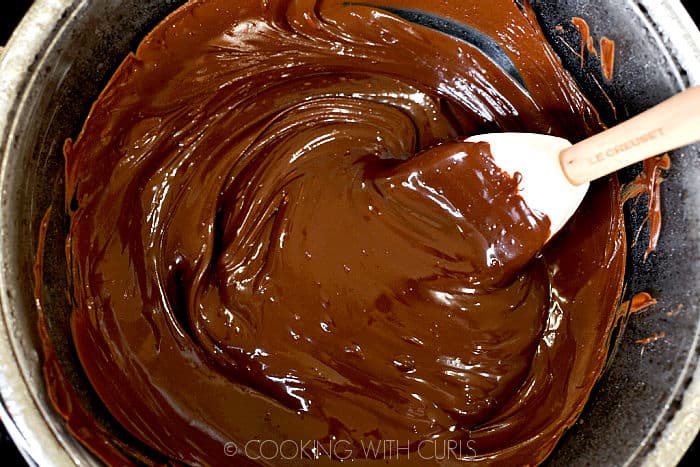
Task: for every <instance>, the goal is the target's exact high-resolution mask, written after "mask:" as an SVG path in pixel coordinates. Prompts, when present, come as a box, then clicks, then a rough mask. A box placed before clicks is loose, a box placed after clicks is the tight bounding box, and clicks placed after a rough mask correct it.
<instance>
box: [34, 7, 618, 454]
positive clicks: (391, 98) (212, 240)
mask: <svg viewBox="0 0 700 467" xmlns="http://www.w3.org/2000/svg"><path fill="white" fill-rule="evenodd" d="M232 3H233V2H228V1H223V0H210V1H195V2H191V3H188V4H187V5H186V6H185V7H183V8H181V9H180V10H178V11H177V12H176V13H174V14H173V15H171V16H170V17H169V18H168V19H167V20H166V21H165V22H164V23H163V24H161V25H160V26H158V27H157V28H156V30H155V31H154V32H153V33H151V34H150V35H149V36H148V37H147V38H146V40H145V41H144V42H143V43H142V45H141V46H140V47H139V49H138V52H137V53H136V54H135V55H133V56H130V57H128V58H127V60H126V61H125V62H124V63H123V64H122V66H121V67H120V69H119V70H118V72H117V73H116V75H115V76H114V78H113V79H112V81H111V82H110V83H109V85H108V86H107V88H106V89H105V91H104V92H103V94H102V95H101V96H100V98H99V100H98V101H97V103H96V104H95V106H94V108H93V110H92V112H91V114H90V116H89V118H88V120H87V122H86V124H85V127H84V129H83V131H82V133H81V134H80V136H79V137H78V138H77V139H76V141H75V142H74V143H69V144H67V145H66V151H65V152H66V165H67V168H66V175H67V192H66V203H67V208H68V209H69V211H70V213H71V225H70V234H69V236H68V239H67V249H68V252H69V257H68V259H69V265H70V268H71V271H72V275H73V286H74V290H73V294H74V298H75V300H76V303H77V306H76V308H75V309H74V310H73V314H72V330H73V338H74V343H75V347H76V350H77V352H78V355H79V357H80V360H81V363H82V365H83V367H84V370H85V373H86V375H87V376H88V378H89V380H90V382H91V384H92V385H93V387H94V389H95V390H96V392H97V393H98V395H99V396H100V398H101V399H102V401H103V402H104V404H105V406H106V407H107V409H108V410H109V411H110V413H111V414H112V415H113V416H114V418H115V419H116V420H118V421H119V423H120V424H121V425H123V426H124V428H126V429H127V430H128V431H129V432H131V433H132V434H133V435H134V436H136V437H137V438H138V439H139V440H141V441H142V442H144V443H145V444H146V445H148V446H149V447H150V448H153V449H154V450H156V451H158V452H160V453H162V454H163V455H165V456H167V457H169V458H171V459H172V460H173V461H177V462H185V463H189V464H213V465H219V464H223V463H226V462H231V459H232V456H235V460H236V462H237V464H236V465H248V464H251V465H255V464H266V463H267V464H270V465H276V464H278V463H279V462H280V458H279V456H278V457H277V458H274V457H272V458H269V452H268V453H265V452H263V451H264V446H263V445H262V444H261V443H260V442H257V443H252V444H251V442H252V441H254V440H258V441H261V440H270V441H274V442H277V443H281V442H282V441H284V440H288V441H289V440H296V441H298V442H301V443H308V442H316V443H320V444H319V445H322V446H326V447H328V446H329V443H335V446H336V447H337V446H339V444H338V443H341V442H342V443H343V444H342V445H340V446H342V450H341V451H338V450H337V449H335V450H334V449H331V450H330V452H329V451H322V450H319V449H315V450H314V449H310V450H301V451H300V452H297V455H298V456H299V457H298V458H296V461H297V462H301V460H302V458H303V459H308V458H314V457H316V458H318V462H320V463H321V465H323V464H325V463H327V462H328V463H332V462H334V460H340V459H343V458H345V459H349V458H352V459H354V460H355V461H356V462H358V463H361V464H362V463H374V462H376V461H377V460H380V461H381V460H382V459H384V460H387V459H391V460H392V462H393V463H396V464H397V465H415V462H416V458H417V457H416V456H418V458H423V459H424V458H425V456H427V455H428V454H429V453H427V452H426V450H421V449H422V448H423V447H424V445H423V444H421V443H424V442H426V441H430V442H431V443H433V447H434V446H435V443H437V442H439V441H450V444H445V445H443V446H448V447H449V448H450V453H449V455H447V454H446V453H445V452H434V453H433V454H435V455H434V457H433V460H440V459H439V458H438V454H443V455H445V456H446V457H444V458H443V459H442V461H443V462H444V463H450V462H456V461H457V460H458V459H459V458H469V459H471V460H482V461H484V462H502V463H505V464H512V463H514V462H517V463H530V464H534V463H537V462H540V461H542V460H543V459H544V458H545V457H546V456H547V455H548V454H549V453H550V452H551V450H552V449H553V448H554V446H555V444H556V442H557V440H558V439H559V438H560V437H561V435H562V434H563V432H564V430H565V429H566V428H567V427H569V426H570V425H571V424H573V423H574V421H575V420H576V418H577V417H578V415H579V413H580V411H581V410H582V408H583V405H584V404H585V402H586V400H587V398H588V396H589V394H590V391H591V388H592V386H593V384H594V383H595V381H596V380H597V378H598V376H599V375H600V372H601V370H602V368H603V365H604V363H605V359H606V355H607V350H608V346H607V343H608V342H609V339H610V338H611V330H612V327H613V324H614V322H615V321H616V319H617V318H618V313H617V304H618V301H619V295H620V291H621V283H622V277H623V272H624V264H625V254H624V251H625V239H624V238H625V237H624V230H623V223H622V214H621V209H620V193H619V187H618V184H617V182H616V181H615V180H614V179H610V180H609V181H604V182H599V183H596V184H594V186H593V187H592V189H591V192H590V194H589V196H588V197H587V199H586V201H585V202H584V204H583V206H582V208H581V210H580V212H579V214H578V215H577V216H575V217H574V219H573V220H572V222H571V223H570V224H569V226H567V227H566V228H565V229H564V230H563V231H562V232H561V234H560V235H559V236H558V237H557V238H556V239H555V240H554V241H553V242H552V243H551V244H550V245H549V246H548V247H547V248H546V249H545V251H544V252H542V254H540V255H538V256H537V257H536V258H535V259H534V260H532V261H529V258H531V257H532V251H533V250H534V249H536V248H538V246H539V245H541V244H542V242H543V239H544V238H546V237H547V234H548V220H547V219H546V218H544V217H542V216H539V215H538V214H537V213H533V212H531V211H530V210H529V209H528V208H527V206H525V204H524V203H523V201H522V199H521V198H520V197H519V196H518V193H517V180H513V179H510V178H509V177H507V176H506V175H504V174H503V173H501V172H500V171H499V170H498V169H497V168H496V167H494V165H493V162H492V160H491V158H490V154H489V148H488V146H487V145H484V144H467V143H464V142H462V141H463V139H464V138H465V137H468V136H470V135H473V134H478V133H485V132H492V131H531V132H540V133H551V134H555V135H559V136H564V137H567V138H569V139H571V140H578V139H580V138H582V137H584V136H586V135H589V134H592V133H594V132H596V131H599V130H600V129H602V127H603V126H602V124H601V122H600V121H599V119H598V116H597V113H596V111H595V110H594V109H593V107H592V106H591V105H590V104H589V103H588V101H587V100H586V98H585V97H584V96H583V95H582V93H581V92H580V91H579V90H578V88H577V87H576V85H575V83H574V81H573V80H572V79H571V78H570V76H569V75H568V74H567V73H566V72H565V71H564V70H563V69H562V66H561V64H560V62H559V61H558V59H557V57H556V56H555V54H554V52H553V51H552V50H551V48H550V47H549V46H548V45H547V43H546V41H545V40H544V38H543V35H542V33H541V31H540V30H539V28H538V26H537V23H536V20H535V16H534V14H533V12H532V11H531V10H529V8H528V7H527V5H526V6H525V8H524V10H521V9H520V8H519V7H518V6H517V5H516V2H512V1H510V0H499V1H488V2H486V1H483V2H468V4H466V3H465V2H426V1H419V0H412V1H411V0H407V1H397V0H393V1H383V2H382V4H383V5H385V6H387V7H396V8H398V7H401V8H404V9H406V8H408V9H411V8H413V9H422V10H426V11H430V12H432V13H433V14H435V15H438V16H441V17H443V18H448V19H450V20H452V21H457V22H462V23H465V24H467V25H469V26H470V27H472V28H474V29H477V30H479V31H481V32H482V33H484V34H486V35H488V36H490V37H492V38H497V40H498V42H499V44H500V46H501V47H502V48H503V50H505V51H507V53H508V55H509V57H510V59H511V60H512V61H513V63H514V64H515V65H516V66H517V68H518V72H519V75H520V76H521V77H522V79H523V82H524V83H525V87H526V88H527V90H525V89H523V87H522V86H521V85H519V84H518V83H517V82H515V81H514V80H513V79H512V78H511V77H510V76H509V75H507V74H506V73H504V72H503V71H501V70H500V69H499V68H498V67H496V66H495V65H494V64H493V63H492V62H491V61H490V60H489V59H488V58H487V57H485V56H484V55H482V54H481V53H480V52H479V51H478V50H476V49H475V48H473V47H472V46H470V45H468V44H467V43H465V42H462V41H460V40H458V39H455V38H451V37H449V36H447V35H445V34H442V33H440V32H438V31H435V30H431V29H428V28H425V27H422V26H418V25H415V24H411V23H410V22H408V21H406V20H405V19H402V18H399V17H397V16H395V15H393V14H391V13H389V12H387V10H386V9H383V10H380V9H378V8H376V7H372V6H369V5H364V4H352V3H348V2H344V1H335V0H321V1H313V0H296V1H276V0H270V1H266V2H263V1H253V0H245V1H244V0H241V1H238V2H235V5H233V4H232ZM57 379H58V378H53V377H52V376H51V375H50V374H47V380H48V384H49V386H51V387H53V388H55V389H56V388H57V390H58V391H59V392H60V391H61V390H62V389H61V388H60V383H59V382H58V381H57ZM62 412H63V413H64V415H65V416H66V417H67V418H68V419H69V420H70V418H71V417H72V415H71V414H70V413H66V411H65V410H63V411H62ZM78 436H79V437H81V438H83V439H84V440H86V441H88V442H87V444H89V445H90V446H91V448H92V449H94V450H96V451H98V452H99V451H100V447H99V443H94V442H93V443H90V442H89V440H87V439H86V438H85V436H82V435H80V434H78ZM378 441H384V442H386V441H391V442H392V443H397V444H396V445H394V444H386V443H385V444H383V445H382V446H383V448H382V449H380V450H379V451H376V450H375V451H372V452H368V450H367V446H368V445H369V443H371V442H378ZM229 442H233V443H235V445H236V446H238V447H239V448H244V449H241V450H239V452H238V453H236V452H231V449H230V445H227V444H226V443H229ZM452 442H455V443H452ZM269 446H270V445H268V447H269ZM278 446H279V444H278ZM297 446H298V445H297ZM387 446H389V450H388V451H387V449H386V448H387ZM392 446H393V448H392ZM396 446H398V448H397V447H396ZM288 447H289V445H288ZM392 449H393V450H392ZM432 449H433V448H431V452H432ZM298 451H299V450H298ZM443 451H444V450H443ZM102 454H103V455H105V454H104V453H102ZM266 454H268V455H266ZM288 454H289V453H288ZM111 458H114V457H111Z"/></svg>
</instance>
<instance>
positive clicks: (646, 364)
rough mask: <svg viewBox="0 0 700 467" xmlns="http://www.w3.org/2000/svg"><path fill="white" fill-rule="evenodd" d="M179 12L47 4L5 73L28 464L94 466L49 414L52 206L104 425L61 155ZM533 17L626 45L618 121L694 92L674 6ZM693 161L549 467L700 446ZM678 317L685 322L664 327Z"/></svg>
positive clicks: (9, 312)
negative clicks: (633, 298) (43, 344)
mask: <svg viewBox="0 0 700 467" xmlns="http://www.w3.org/2000/svg"><path fill="white" fill-rule="evenodd" d="M181 3H182V1H181V0H121V1H116V0H37V1H36V2H35V4H34V6H33V7H32V9H31V11H30V13H29V14H28V15H27V17H26V18H25V20H24V21H23V23H22V24H21V26H20V27H19V29H18V30H17V31H16V33H15V35H14V36H13V37H12V39H11V41H10V43H9V44H8V45H7V49H6V50H5V53H4V56H3V58H2V61H1V62H0V163H1V165H0V206H1V210H0V393H1V396H2V398H1V404H0V412H1V413H0V415H1V417H2V421H3V422H4V423H5V425H6V426H7V427H8V429H9V431H10V433H11V435H12V437H13V438H14V439H15V441H16V442H17V444H18V445H19V446H20V448H21V449H22V450H23V452H24V454H25V456H26V458H27V459H28V460H29V461H30V462H31V463H35V464H39V465H71V464H78V463H80V464H81V465H92V464H94V463H95V460H94V458H93V457H92V456H91V455H90V454H89V453H88V452H86V450H85V449H83V448H82V447H81V445H80V444H79V443H78V442H76V441H75V440H74V439H73V438H72V437H71V436H70V434H69V433H68V431H67V429H66V428H65V426H64V424H63V422H62V420H61V419H60V417H58V416H57V415H56V414H55V413H54V411H53V409H52V407H51V405H50V403H49V402H48V399H47V396H46V392H45V388H44V382H43V378H42V375H41V355H40V353H39V350H38V349H39V347H38V336H37V332H36V312H35V308H34V301H33V295H32V289H33V286H34V284H33V278H32V265H33V262H34V257H35V252H36V246H37V245H36V242H37V236H38V228H39V223H40V221H41V218H42V216H43V215H44V213H45V211H46V209H47V208H49V207H50V206H53V208H54V215H53V216H52V222H51V224H50V228H49V235H48V239H47V250H46V258H47V262H46V277H47V279H46V282H45V286H44V296H45V302H46V307H47V312H48V320H49V325H50V328H51V334H52V337H53V339H54V340H55V342H56V343H57V349H58V352H59V355H60V357H61V361H62V364H63V365H64V366H65V368H66V369H67V371H68V373H69V375H70V379H71V380H72V382H73V383H74V384H75V385H76V386H77V387H78V388H79V390H80V391H81V394H83V396H84V397H85V400H87V401H89V405H90V407H91V408H92V409H93V410H94V411H95V413H96V415H97V416H100V417H105V418H107V419H108V418H109V417H108V416H105V414H104V411H103V410H102V408H101V405H100V403H99V401H98V400H97V399H96V398H95V397H94V395H93V394H92V393H91V392H90V388H89V386H88V385H87V384H86V383H85V381H84V380H83V378H82V376H81V371H80V367H79V365H78V363H77V360H76V358H75V355H74V354H73V353H72V349H71V347H70V345H69V344H68V343H69V341H70V339H69V336H68V327H67V316H68V313H69V311H70V307H69V303H68V300H67V294H66V280H67V278H66V267H65V260H64V256H63V255H64V250H63V243H62V242H63V235H64V234H65V228H66V218H65V214H63V179H62V170H63V164H62V154H61V148H62V144H63V141H64V140H65V139H66V138H67V137H71V136H75V135H76V134H77V133H78V131H79V129H80V127H81V125H82V122H83V120H84V118H85V117H86V115H87V112H88V111H89V108H90V104H91V103H92V102H93V101H94V99H95V98H96V97H97V95H98V94H99V92H100V90H101V88H102V87H103V86H104V84H105V83H106V81H107V80H108V78H109V76H110V75H111V74H112V73H113V71H114V70H115V69H116V67H117V65H118V64H119V62H120V61H121V60H122V59H123V57H124V56H125V54H126V53H127V52H128V51H130V50H134V48H135V46H136V45H137V44H138V42H139V40H140V38H142V37H143V36H144V35H145V33H146V32H147V31H148V30H149V29H150V28H152V27H153V26H154V25H155V24H157V22H158V21H160V20H161V19H162V18H164V17H165V15H166V14H167V13H168V12H170V11H172V10H173V9H174V8H176V7H177V6H178V5H179V4H181ZM532 3H533V5H534V7H535V9H536V11H537V12H538V14H539V16H540V21H541V23H542V24H543V25H544V28H545V30H546V31H549V32H552V31H553V30H554V26H555V25H557V24H560V23H564V22H567V21H569V20H570V19H571V17H572V16H574V15H576V16H581V17H583V18H585V19H586V20H587V21H588V22H589V24H590V25H591V27H592V30H593V33H594V34H595V35H596V36H597V37H600V36H602V35H607V36H609V37H611V38H612V39H614V40H615V41H616V42H617V46H618V58H617V72H616V77H615V79H614V81H613V82H612V83H610V84H609V85H608V86H607V90H608V91H609V93H610V95H611V97H612V99H613V100H614V101H615V103H616V105H617V107H618V113H619V117H620V118H622V119H624V118H626V117H629V116H630V115H633V114H635V113H637V112H639V111H641V110H643V109H645V108H647V107H649V106H650V105H653V104H655V103H657V102H659V101H661V100H662V99H664V98H665V97H668V96H670V95H672V94H673V93H675V92H677V91H679V90H681V89H682V88H684V87H687V86H688V85H690V84H700V33H699V32H698V30H697V29H696V27H695V26H694V24H693V23H692V21H691V20H690V18H689V17H688V15H687V13H686V12H685V11H684V10H683V8H682V7H681V5H680V2H679V1H678V0H607V1H604V0H534V1H533V2H532ZM550 40H551V42H552V44H553V45H554V46H555V48H557V51H558V52H559V53H560V56H561V57H562V59H563V61H564V62H565V64H566V65H567V67H569V69H570V70H571V72H572V73H573V74H574V75H575V76H576V77H577V79H578V80H579V82H580V84H581V85H582V87H583V88H584V89H585V90H586V91H587V93H588V94H589V95H590V96H591V98H592V99H593V100H595V101H596V102H597V103H598V104H599V107H600V108H601V109H605V108H606V104H605V100H604V98H603V96H602V94H601V93H600V92H599V91H598V90H597V88H596V87H595V86H593V85H592V83H591V82H589V80H588V79H587V78H586V73H585V72H582V71H581V70H580V69H579V64H578V60H577V59H576V58H575V57H572V56H571V54H570V53H569V52H567V50H566V49H565V48H563V46H562V44H561V42H560V41H558V40H557V39H556V38H554V36H552V37H550ZM590 71H592V72H594V73H595V72H596V70H590ZM598 72H599V71H598ZM604 116H605V117H606V118H608V119H610V118H611V115H610V114H607V115H606V114H605V113H604ZM698 131H700V128H699V129H698ZM699 149H700V148H698V147H693V148H688V149H684V150H682V151H678V152H677V153H675V154H674V155H673V156H672V157H673V168H672V169H671V171H670V172H669V174H668V179H667V180H666V182H665V183H664V185H663V195H664V205H663V208H664V222H665V225H664V230H663V234H662V238H661V242H660V245H659V249H658V251H657V253H656V254H654V255H652V256H651V257H650V259H649V260H648V261H647V262H643V261H642V255H643V251H644V248H645V246H644V245H641V244H640V245H639V246H638V247H632V248H631V254H630V261H629V267H628V278H627V279H628V280H627V283H628V291H629V292H630V293H631V292H637V291H642V290H647V291H651V292H652V294H653V295H654V296H655V297H656V298H657V299H658V300H659V303H658V305H657V306H655V307H654V308H653V309H651V310H650V311H647V312H644V313H642V314H639V315H634V316H632V317H631V318H630V320H629V321H628V322H627V325H626V327H625V329H621V332H623V334H622V337H621V338H620V340H619V346H618V348H617V352H616V354H615V356H614V358H613V359H612V360H611V363H610V366H609V369H608V371H607V372H606V373H605V375H604V377H603V378H602V380H601V381H600V383H599V384H598V386H597V388H596V389H595V391H594V393H593V396H592V398H591V401H590V403H589V404H588V406H587V408H586V410H585V412H584V413H583V416H582V418H581V420H580V422H579V423H578V424H577V425H576V426H575V427H573V428H572V429H571V430H570V432H569V433H568V434H567V435H566V437H565V438H564V439H563V440H562V442H561V443H560V444H559V446H558V447H557V449H556V451H555V453H554V454H553V456H552V458H551V459H550V461H549V463H551V464H552V465H566V466H569V465H644V464H646V465H673V464H675V463H676V462H677V461H678V460H679V459H680V457H681V456H682V454H683V452H684V451H685V449H686V448H687V447H688V445H689V444H690V443H691V442H692V440H693V438H694V437H695V436H696V434H697V432H698V428H699V427H700V367H699V366H698V361H699V358H700V292H699V290H700V289H699V287H698V286H699V285H700V256H699V251H700V241H699V240H700V234H699V232H700V195H698V189H700V154H698V152H699ZM632 173H633V172H627V173H623V174H621V177H622V178H623V179H628V178H629V177H630V176H631V174H632ZM627 214H628V216H627V221H628V227H629V231H630V232H635V231H636V229H637V228H638V227H639V226H641V225H642V224H643V218H642V217H641V216H640V213H639V212H633V211H632V210H630V211H629V212H628V213H627ZM642 235H644V233H643V234H642ZM642 243H643V242H642ZM679 304H682V305H683V307H682V309H681V312H680V313H678V314H676V315H674V316H668V315H667V313H665V312H666V311H674V310H677V306H678V305H679ZM661 330H663V331H665V333H666V338H665V339H664V340H662V341H658V342H656V343H654V344H653V345H650V346H643V345H640V344H638V343H636V342H635V341H636V340H638V339H641V338H644V337H647V336H649V335H651V334H652V333H654V332H658V331H661ZM117 429H118V428H117V427H115V430H117Z"/></svg>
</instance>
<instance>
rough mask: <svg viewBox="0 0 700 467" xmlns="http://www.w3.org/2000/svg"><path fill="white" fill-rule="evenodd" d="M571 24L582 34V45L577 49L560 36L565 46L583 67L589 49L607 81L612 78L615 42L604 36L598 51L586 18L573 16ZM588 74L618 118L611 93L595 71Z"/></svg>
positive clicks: (614, 115) (559, 26) (615, 117)
mask: <svg viewBox="0 0 700 467" xmlns="http://www.w3.org/2000/svg"><path fill="white" fill-rule="evenodd" d="M571 24H573V25H574V27H575V28H576V30H577V31H578V33H579V35H580V36H581V45H580V46H579V49H578V50H576V49H575V48H574V47H573V46H572V45H571V44H569V43H568V42H567V41H566V40H565V39H564V38H563V37H561V36H560V37H559V40H560V41H561V42H562V44H564V46H566V48H568V49H569V50H570V51H571V52H572V53H573V54H574V55H575V56H576V57H578V58H579V60H580V64H581V65H580V66H581V68H582V69H583V67H584V64H585V62H586V50H588V53H589V54H591V55H593V56H595V57H596V58H599V60H600V68H601V72H602V74H603V77H604V78H605V79H606V80H607V81H610V80H612V79H613V74H614V70H615V42H614V41H613V40H611V39H609V38H607V37H603V38H602V39H601V40H600V53H598V50H597V49H596V47H595V40H594V39H593V36H591V28H590V26H589V25H588V23H587V22H586V20H584V19H583V18H579V17H577V16H574V17H573V18H571ZM555 29H556V31H558V32H559V33H560V34H563V33H564V32H565V31H566V30H565V28H564V27H563V26H562V25H558V26H556V27H555ZM588 75H589V77H590V78H591V79H592V80H593V81H594V82H595V83H596V85H597V86H598V89H600V92H601V93H602V94H603V97H605V99H606V100H607V101H608V103H609V105H610V110H611V111H612V113H613V118H614V119H615V120H617V108H616V107H615V105H614V104H613V101H612V99H611V98H610V95H609V94H608V92H607V91H606V90H605V88H603V85H602V84H601V83H600V81H599V80H598V78H597V77H596V76H595V75H594V74H593V73H588Z"/></svg>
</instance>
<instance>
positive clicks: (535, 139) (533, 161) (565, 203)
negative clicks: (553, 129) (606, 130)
mask: <svg viewBox="0 0 700 467" xmlns="http://www.w3.org/2000/svg"><path fill="white" fill-rule="evenodd" d="M467 141H468V142H472V143H478V142H485V143H489V144H490V145H491V154H492V155H493V159H494V161H495V162H496V165H497V166H498V167H500V168H501V170H503V172H505V173H507V174H509V175H510V176H512V177H515V176H516V174H520V177H521V181H520V190H521V191H520V194H521V196H522V197H523V199H524V200H525V203H526V204H527V205H528V207H529V208H530V209H532V210H533V211H536V212H539V213H542V214H546V215H547V217H549V220H550V222H551V227H550V234H549V238H551V237H552V236H554V235H555V234H556V233H557V232H559V230H561V228H562V227H564V225H565V224H566V223H567V222H568V221H569V219H570V218H571V216H573V215H574V213H575V212H576V210H577V209H578V207H579V205H580V204H581V202H582V201H583V198H584V197H585V196H586V192H587V191H588V187H589V184H588V183H584V184H582V185H578V186H575V185H573V184H572V183H571V182H570V181H569V180H568V179H567V177H566V175H564V172H563V170H562V167H561V162H560V158H559V154H560V153H561V152H562V151H563V150H564V149H567V148H569V147H571V143H570V142H569V141H567V140H565V139H563V138H558V137H556V136H548V135H540V134H535V133H491V134H484V135H477V136H472V137H471V138H469V139H468V140H467Z"/></svg>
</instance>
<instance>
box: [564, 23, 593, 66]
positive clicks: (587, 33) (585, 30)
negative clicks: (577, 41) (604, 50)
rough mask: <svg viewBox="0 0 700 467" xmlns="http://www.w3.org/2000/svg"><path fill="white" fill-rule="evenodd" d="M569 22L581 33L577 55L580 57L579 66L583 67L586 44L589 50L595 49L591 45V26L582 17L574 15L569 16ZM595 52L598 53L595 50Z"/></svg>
mask: <svg viewBox="0 0 700 467" xmlns="http://www.w3.org/2000/svg"><path fill="white" fill-rule="evenodd" d="M571 22H572V23H573V25H574V26H576V29H578V32H579V34H581V49H580V51H579V53H578V55H579V56H580V57H581V68H583V64H584V59H585V57H586V55H585V52H586V46H588V50H589V51H590V50H591V48H592V49H593V50H595V47H593V38H592V37H591V28H590V27H589V26H588V23H587V22H586V21H585V20H584V19H583V18H578V17H576V16H575V17H573V18H571ZM595 54H596V55H598V53H597V52H595Z"/></svg>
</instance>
